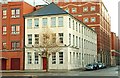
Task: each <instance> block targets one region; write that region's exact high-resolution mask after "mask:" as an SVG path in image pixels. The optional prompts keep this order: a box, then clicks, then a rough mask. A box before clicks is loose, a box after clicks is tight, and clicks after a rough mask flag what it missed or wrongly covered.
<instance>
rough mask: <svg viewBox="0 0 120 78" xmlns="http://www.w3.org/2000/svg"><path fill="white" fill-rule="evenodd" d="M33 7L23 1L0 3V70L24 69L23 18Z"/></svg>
mask: <svg viewBox="0 0 120 78" xmlns="http://www.w3.org/2000/svg"><path fill="white" fill-rule="evenodd" d="M33 10H34V7H33V6H31V5H29V4H28V3H26V2H23V1H16V2H8V3H5V4H2V26H1V27H2V34H1V35H2V57H1V60H2V70H23V69H24V18H23V15H24V14H27V13H30V12H32V11H33Z"/></svg>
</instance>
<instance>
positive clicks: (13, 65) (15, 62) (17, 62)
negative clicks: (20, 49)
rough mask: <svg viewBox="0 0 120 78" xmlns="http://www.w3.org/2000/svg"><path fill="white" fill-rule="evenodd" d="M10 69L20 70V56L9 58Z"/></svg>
mask: <svg viewBox="0 0 120 78" xmlns="http://www.w3.org/2000/svg"><path fill="white" fill-rule="evenodd" d="M11 70H20V58H12V59H11Z"/></svg>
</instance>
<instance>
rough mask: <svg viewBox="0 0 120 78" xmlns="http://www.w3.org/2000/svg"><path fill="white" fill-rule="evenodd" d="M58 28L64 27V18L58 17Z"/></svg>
mask: <svg viewBox="0 0 120 78" xmlns="http://www.w3.org/2000/svg"><path fill="white" fill-rule="evenodd" d="M58 26H63V17H58Z"/></svg>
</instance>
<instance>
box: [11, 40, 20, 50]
mask: <svg viewBox="0 0 120 78" xmlns="http://www.w3.org/2000/svg"><path fill="white" fill-rule="evenodd" d="M11 44H12V49H13V50H16V49H20V42H16V41H15V42H12V43H11Z"/></svg>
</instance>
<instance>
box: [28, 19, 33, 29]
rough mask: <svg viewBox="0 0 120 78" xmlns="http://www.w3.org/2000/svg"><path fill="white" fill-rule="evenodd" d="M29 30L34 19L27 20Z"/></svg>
mask: <svg viewBox="0 0 120 78" xmlns="http://www.w3.org/2000/svg"><path fill="white" fill-rule="evenodd" d="M27 28H32V19H28V20H27Z"/></svg>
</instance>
